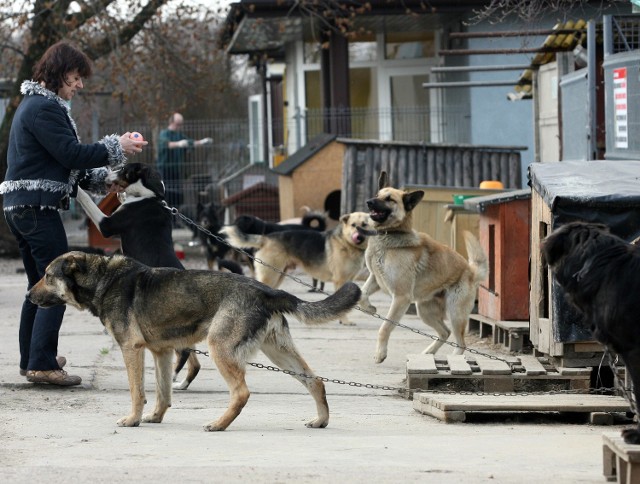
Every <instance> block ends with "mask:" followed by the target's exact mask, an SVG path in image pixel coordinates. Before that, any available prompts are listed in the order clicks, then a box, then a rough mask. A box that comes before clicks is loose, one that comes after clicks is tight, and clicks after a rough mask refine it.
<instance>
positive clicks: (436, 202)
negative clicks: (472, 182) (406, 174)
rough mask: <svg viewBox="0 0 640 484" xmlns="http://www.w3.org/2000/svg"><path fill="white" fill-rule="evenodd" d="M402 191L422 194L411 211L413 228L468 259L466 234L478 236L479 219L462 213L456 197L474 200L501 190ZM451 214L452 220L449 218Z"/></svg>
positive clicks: (414, 187)
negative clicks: (467, 232) (455, 200)
mask: <svg viewBox="0 0 640 484" xmlns="http://www.w3.org/2000/svg"><path fill="white" fill-rule="evenodd" d="M402 189H403V190H407V191H414V190H423V191H424V197H422V200H420V202H419V203H418V205H417V206H416V208H414V209H413V228H414V229H415V230H417V231H418V232H424V233H426V234H429V236H431V237H432V238H433V239H435V240H437V241H438V242H440V243H442V244H445V245H447V246H449V247H451V248H452V249H454V250H456V251H457V252H459V253H460V254H462V255H463V256H464V257H465V258H466V257H467V248H466V246H465V243H464V236H463V235H462V234H463V232H464V231H465V230H468V231H469V232H471V233H473V234H474V235H475V236H476V237H478V235H479V228H480V222H479V215H478V213H477V212H475V211H470V210H465V208H464V205H454V204H453V202H454V196H455V197H463V198H464V197H476V196H482V195H487V194H493V193H503V192H504V190H488V189H483V188H471V187H440V186H428V185H408V186H403V187H402ZM449 212H451V214H452V216H448V215H449Z"/></svg>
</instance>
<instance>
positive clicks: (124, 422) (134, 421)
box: [116, 415, 140, 427]
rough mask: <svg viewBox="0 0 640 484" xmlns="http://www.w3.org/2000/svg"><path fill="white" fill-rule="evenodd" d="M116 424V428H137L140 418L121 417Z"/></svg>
mask: <svg viewBox="0 0 640 484" xmlns="http://www.w3.org/2000/svg"><path fill="white" fill-rule="evenodd" d="M116 424H117V425H118V427H137V426H138V425H140V418H138V417H135V416H131V415H128V416H126V417H122V418H121V419H120V420H118V421H117V422H116Z"/></svg>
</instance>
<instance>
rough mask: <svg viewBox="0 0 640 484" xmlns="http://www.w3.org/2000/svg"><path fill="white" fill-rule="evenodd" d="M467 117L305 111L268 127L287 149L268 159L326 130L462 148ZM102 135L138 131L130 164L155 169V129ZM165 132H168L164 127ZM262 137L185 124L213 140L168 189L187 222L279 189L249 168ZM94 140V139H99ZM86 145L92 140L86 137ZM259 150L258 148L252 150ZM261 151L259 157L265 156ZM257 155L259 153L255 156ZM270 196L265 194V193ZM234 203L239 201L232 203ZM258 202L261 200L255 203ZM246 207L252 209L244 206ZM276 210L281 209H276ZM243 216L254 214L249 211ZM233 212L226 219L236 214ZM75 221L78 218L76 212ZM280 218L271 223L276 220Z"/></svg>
mask: <svg viewBox="0 0 640 484" xmlns="http://www.w3.org/2000/svg"><path fill="white" fill-rule="evenodd" d="M468 119H469V113H468V109H467V108H460V109H449V110H447V111H446V112H444V111H442V110H430V109H429V108H428V107H425V106H416V107H402V108H395V109H364V108H360V109H348V110H307V111H305V112H304V114H302V113H300V112H298V113H294V114H293V115H292V116H290V117H288V118H287V120H286V121H284V122H283V121H282V120H273V125H272V126H270V127H269V129H270V132H271V140H283V141H284V143H286V146H288V147H289V148H288V149H285V147H284V146H277V147H273V148H271V149H270V150H269V151H270V156H271V157H272V158H273V155H275V154H276V153H283V154H284V155H285V157H286V155H287V154H289V155H290V154H292V153H294V152H295V151H297V150H298V149H299V148H301V147H302V146H304V145H305V144H306V141H307V139H311V138H312V137H313V136H315V135H316V134H319V133H322V132H324V131H325V126H327V124H329V123H332V125H333V126H338V127H343V128H344V131H342V132H340V133H338V135H339V136H346V137H348V138H350V139H356V140H358V139H359V140H392V139H393V140H394V141H404V142H409V143H420V144H421V145H422V144H424V143H429V142H432V141H434V140H440V141H448V142H451V143H458V142H464V141H465V140H466V136H467V128H466V126H467V125H468ZM95 128H96V129H95V132H99V133H121V132H123V131H125V130H126V129H129V130H134V129H135V131H139V132H140V133H142V134H143V136H144V137H145V139H146V140H147V141H148V142H149V146H148V147H147V148H146V149H145V150H144V152H143V153H142V154H139V155H136V156H135V158H131V159H130V161H138V162H143V163H149V164H151V165H154V166H155V164H156V158H157V147H156V143H157V136H158V128H155V129H154V128H153V127H152V126H151V125H150V124H149V123H146V122H134V123H131V124H130V125H128V126H120V125H102V126H99V127H97V126H96V127H95ZM161 129H164V126H162V128H161ZM252 131H253V132H254V133H255V132H263V126H261V125H258V126H254V127H253V129H251V126H250V124H249V121H248V120H247V119H241V118H238V119H224V120H214V119H208V120H188V119H187V120H185V123H184V125H183V127H182V132H183V133H184V134H185V136H187V137H188V138H191V139H195V140H197V139H201V138H207V137H210V138H212V139H213V143H212V144H210V145H205V146H199V147H194V148H193V149H190V150H188V151H187V153H186V157H185V162H184V166H183V169H182V176H183V179H182V180H181V181H180V182H179V185H177V186H167V187H166V188H167V190H168V191H178V192H180V193H181V194H182V197H181V198H182V201H181V202H180V206H179V207H178V208H179V209H181V211H183V212H184V213H186V214H187V215H189V216H195V206H196V205H197V203H198V202H203V203H205V202H210V201H212V202H216V203H220V204H222V203H223V201H224V200H226V199H236V198H237V197H238V194H239V193H240V192H243V191H244V190H247V189H248V188H249V187H250V186H251V185H255V184H258V183H263V184H264V185H265V186H266V188H265V189H267V190H269V196H272V190H271V189H270V188H271V187H272V186H275V188H276V189H277V178H276V177H275V176H274V174H273V172H271V170H270V167H269V165H270V163H268V162H267V163H265V162H263V163H257V164H251V163H250V150H251V149H252V142H254V143H255V140H252V139H251V138H252V137H251V132H252ZM95 132H94V134H93V138H96V137H97V136H96V134H95ZM82 137H83V138H84V139H89V138H91V137H92V136H91V135H88V134H84V135H83V136H82ZM254 148H255V146H254ZM262 148H264V147H261V149H259V150H257V152H259V153H260V152H264V150H263V149H262ZM254 152H255V151H254ZM441 182H442V183H446V182H447V180H444V179H443V180H442V181H441ZM265 194H266V192H265ZM234 197H235V198H234ZM254 198H255V200H260V199H261V198H260V197H254ZM243 203H245V205H246V203H249V202H247V201H246V200H244V201H243ZM256 203H258V204H259V206H256V207H255V212H256V213H258V212H260V213H261V214H262V215H264V206H262V205H260V202H256ZM276 209H277V207H276ZM244 210H245V213H250V212H251V208H250V207H249V208H247V207H246V206H245V209H244ZM233 213H234V212H233V210H229V211H228V213H227V216H228V217H229V216H231V215H232V214H233ZM72 215H76V216H78V217H79V216H80V215H81V214H78V213H77V211H75V212H74V211H72ZM278 217H279V213H274V214H272V216H270V217H267V218H268V219H271V220H278Z"/></svg>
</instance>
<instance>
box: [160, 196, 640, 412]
mask: <svg viewBox="0 0 640 484" xmlns="http://www.w3.org/2000/svg"><path fill="white" fill-rule="evenodd" d="M164 206H165V208H166V209H167V210H169V211H170V212H171V213H172V214H173V215H177V216H178V217H180V218H181V219H182V220H183V221H184V222H185V223H186V224H188V225H191V226H193V227H195V228H196V229H197V230H199V231H201V232H203V233H204V234H206V235H207V236H209V237H212V238H214V239H215V240H217V241H218V242H220V243H222V244H224V245H226V246H228V247H230V248H231V249H233V250H234V251H236V252H238V253H240V254H242V255H244V256H245V257H248V258H249V259H251V260H253V261H254V262H257V263H258V264H262V265H263V266H265V267H268V268H269V269H271V270H273V271H275V272H277V273H278V274H280V275H282V276H284V277H288V278H289V279H291V280H293V281H295V282H297V283H298V284H301V285H303V286H306V287H307V288H309V289H314V290H315V291H316V292H319V293H321V294H324V295H325V296H329V295H330V294H329V293H327V292H326V291H323V290H320V289H315V288H314V287H313V286H312V285H311V284H309V283H307V282H305V281H303V280H302V279H300V278H298V277H295V276H293V275H291V274H288V273H287V272H284V271H281V270H280V269H278V268H276V267H273V266H271V265H269V264H267V263H266V262H264V261H263V260H261V259H259V258H257V257H254V256H253V255H251V254H249V253H248V252H246V251H245V250H242V249H239V248H237V247H233V246H232V245H230V244H229V243H228V242H227V241H226V240H225V239H223V238H222V237H220V236H218V235H216V234H214V233H212V232H211V231H210V230H208V229H206V228H205V227H202V226H201V225H199V224H198V223H196V222H194V221H193V220H191V219H190V218H189V217H187V216H185V215H184V214H182V213H180V211H179V210H178V209H177V208H175V207H169V206H168V205H167V203H166V202H164ZM354 309H357V310H358V311H360V312H363V313H365V314H368V315H369V316H372V317H373V318H376V319H380V320H382V321H386V322H389V323H391V324H394V325H395V326H398V327H400V328H403V329H408V330H409V331H412V332H414V333H416V334H419V335H421V336H425V337H427V338H430V339H432V340H434V341H441V342H443V343H444V344H446V345H449V346H452V347H454V348H460V349H462V350H463V351H467V352H469V353H471V354H474V355H478V356H484V357H485V358H489V359H491V360H496V361H502V362H504V363H506V364H507V365H509V367H511V364H510V363H509V361H507V360H506V359H504V358H500V357H499V356H496V355H491V354H488V353H484V352H482V351H479V350H476V349H474V348H469V347H467V346H462V345H459V344H458V343H455V342H454V341H446V340H442V339H441V338H439V337H438V336H435V335H432V334H428V333H425V332H424V331H421V330H419V329H416V328H412V327H411V326H407V325H405V324H402V323H400V322H398V321H393V320H391V319H387V318H385V317H384V316H381V315H380V314H378V313H375V312H369V311H365V310H364V309H362V308H361V307H360V306H355V307H354ZM187 350H188V351H191V352H193V353H197V354H201V355H204V356H207V357H208V356H209V353H207V352H204V351H200V350H198V349H193V348H187ZM607 355H608V356H609V360H610V361H609V364H610V366H611V369H612V371H613V374H614V376H615V378H616V381H617V383H618V386H619V389H620V390H621V391H622V392H623V394H624V396H625V398H626V399H627V400H628V401H629V404H630V406H631V410H632V411H633V413H635V414H636V415H637V411H636V402H635V399H634V398H633V393H632V392H631V389H630V388H627V387H625V385H624V382H621V381H620V378H619V377H618V374H617V372H616V370H615V362H614V361H613V358H612V356H611V354H610V353H609V352H608V351H607ZM248 364H249V365H251V366H253V367H256V368H264V369H267V370H270V371H276V372H282V373H285V374H287V375H291V376H299V377H302V378H308V379H315V380H320V381H323V382H325V383H336V384H340V385H348V386H352V387H362V388H369V389H375V390H390V391H397V392H399V393H403V394H405V393H406V394H409V395H413V394H414V393H436V394H447V395H495V396H527V395H558V394H604V393H615V392H616V390H617V389H616V388H615V387H613V388H607V387H600V388H589V389H585V390H548V391H540V392H517V393H516V392H511V393H496V392H490V393H487V392H470V391H442V390H427V389H422V388H409V389H408V388H402V387H393V386H388V385H374V384H370V383H359V382H353V381H344V380H338V379H329V378H325V377H320V376H315V375H306V374H304V373H295V372H293V371H290V370H283V369H281V368H278V367H275V366H269V365H263V364H261V363H251V362H249V363H248Z"/></svg>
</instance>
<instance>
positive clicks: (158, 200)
mask: <svg viewBox="0 0 640 484" xmlns="http://www.w3.org/2000/svg"><path fill="white" fill-rule="evenodd" d="M106 181H107V183H110V184H115V185H119V186H120V187H121V188H122V189H123V190H124V194H125V198H124V201H123V203H122V204H121V205H120V206H119V207H118V208H117V209H116V210H115V212H113V214H111V216H107V215H105V214H104V213H102V211H101V210H100V208H98V206H97V205H96V204H95V203H94V202H93V200H92V199H91V197H89V195H87V194H86V193H85V192H84V191H82V189H78V195H77V201H78V202H79V203H80V205H82V208H83V209H84V211H85V212H86V213H87V215H88V216H89V218H90V219H91V220H92V221H93V223H94V224H95V225H96V227H98V229H99V230H100V232H101V233H102V235H104V236H105V237H112V236H118V237H120V243H121V245H122V253H123V254H124V255H128V256H129V257H133V258H134V259H136V260H137V261H138V262H142V263H143V264H145V265H147V266H149V267H173V268H175V269H184V266H183V265H182V263H181V262H180V260H179V259H178V257H177V256H176V253H175V250H174V247H173V236H172V230H173V225H172V218H173V216H172V214H171V212H170V211H169V210H167V208H166V207H165V206H164V204H163V202H164V193H165V192H164V183H162V179H161V178H160V173H158V171H157V170H155V169H154V168H153V167H151V166H149V165H146V164H143V163H129V164H127V165H125V166H124V167H123V168H122V169H121V170H119V171H117V172H111V173H110V174H109V176H108V177H107V180H106ZM187 362H188V363H189V365H188V370H187V376H186V377H185V378H184V380H183V381H182V382H180V383H176V385H175V388H176V389H180V390H186V389H187V387H188V386H189V385H190V384H191V382H192V381H193V380H194V378H195V377H196V375H197V374H198V372H199V371H200V363H199V361H198V358H197V357H196V355H195V353H193V352H190V351H188V350H186V349H181V350H176V365H175V368H174V380H175V379H176V378H177V375H178V373H179V372H180V370H181V369H182V368H183V366H184V365H185V363H187Z"/></svg>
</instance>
